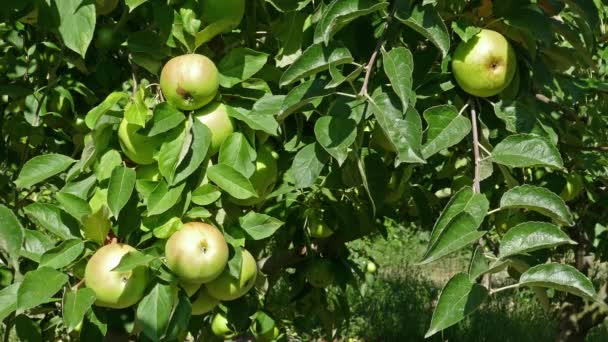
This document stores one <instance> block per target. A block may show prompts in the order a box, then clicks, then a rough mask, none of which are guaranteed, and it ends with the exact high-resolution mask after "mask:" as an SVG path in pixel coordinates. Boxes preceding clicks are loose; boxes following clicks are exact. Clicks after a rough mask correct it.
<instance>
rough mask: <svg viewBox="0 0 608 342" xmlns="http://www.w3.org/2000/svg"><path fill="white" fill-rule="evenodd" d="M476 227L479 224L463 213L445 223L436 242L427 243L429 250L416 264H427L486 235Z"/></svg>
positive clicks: (469, 215)
mask: <svg viewBox="0 0 608 342" xmlns="http://www.w3.org/2000/svg"><path fill="white" fill-rule="evenodd" d="M478 227H479V224H478V223H477V222H476V221H475V218H474V217H473V216H472V215H471V214H469V213H467V212H464V211H463V212H461V213H459V214H457V215H456V216H454V218H453V219H451V220H450V221H449V222H448V223H447V225H446V226H445V228H444V229H443V230H442V231H441V234H440V235H439V236H438V237H437V240H436V242H435V243H434V244H430V243H429V248H428V249H427V250H426V252H425V253H424V256H423V257H422V260H420V261H419V262H418V264H427V263H429V262H432V261H435V260H438V259H440V258H442V257H444V256H446V255H448V254H450V253H452V252H455V251H457V250H459V249H461V248H463V247H466V246H468V245H469V244H471V243H473V242H475V241H477V240H478V239H479V238H480V237H482V236H483V235H484V234H485V233H486V232H485V231H478V230H477V228H478ZM433 233H434V231H433Z"/></svg>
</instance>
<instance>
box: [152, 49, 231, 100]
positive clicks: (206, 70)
mask: <svg viewBox="0 0 608 342" xmlns="http://www.w3.org/2000/svg"><path fill="white" fill-rule="evenodd" d="M219 85H220V74H219V72H218V70H217V67H216V66H215V64H214V63H213V62H212V61H211V60H210V59H209V58H207V57H205V56H203V55H199V54H188V55H182V56H177V57H174V58H172V59H171V60H169V61H168V62H167V64H165V66H164V67H163V69H162V71H161V73H160V88H161V89H162V91H163V95H165V98H166V99H167V102H169V103H170V104H172V105H173V106H175V107H177V108H178V109H181V110H194V109H199V108H201V107H202V106H204V105H206V104H208V103H209V102H211V100H213V98H214V97H215V95H216V94H217V90H218V88H219Z"/></svg>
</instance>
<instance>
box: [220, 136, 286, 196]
mask: <svg viewBox="0 0 608 342" xmlns="http://www.w3.org/2000/svg"><path fill="white" fill-rule="evenodd" d="M257 153H258V157H257V159H256V161H255V171H254V172H253V174H252V175H251V177H249V181H250V182H251V185H253V188H254V189H255V191H256V192H257V193H258V197H251V198H246V199H237V198H234V197H229V199H230V201H231V202H232V203H234V204H238V205H241V206H252V205H256V204H258V203H260V202H262V201H263V200H265V199H266V196H267V195H268V194H269V193H270V192H272V189H273V187H274V184H275V183H276V182H277V176H278V174H279V171H278V166H277V160H278V159H279V154H278V153H276V152H275V151H273V149H272V146H271V145H270V144H264V145H262V146H261V147H260V148H259V150H258V151H257Z"/></svg>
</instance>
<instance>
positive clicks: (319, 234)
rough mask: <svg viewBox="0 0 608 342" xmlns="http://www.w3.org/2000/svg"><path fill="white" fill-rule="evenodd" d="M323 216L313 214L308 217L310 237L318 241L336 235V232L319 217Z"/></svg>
mask: <svg viewBox="0 0 608 342" xmlns="http://www.w3.org/2000/svg"><path fill="white" fill-rule="evenodd" d="M320 215H321V214H313V215H311V216H309V217H308V220H309V221H308V230H309V231H310V236H312V237H313V238H316V239H325V238H328V237H330V236H332V235H333V234H334V231H333V230H332V229H331V228H329V226H328V225H327V223H325V222H324V221H323V219H322V217H319V216H320Z"/></svg>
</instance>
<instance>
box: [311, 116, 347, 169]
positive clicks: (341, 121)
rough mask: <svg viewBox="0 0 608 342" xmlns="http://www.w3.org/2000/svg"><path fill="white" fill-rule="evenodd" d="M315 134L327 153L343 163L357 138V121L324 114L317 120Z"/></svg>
mask: <svg viewBox="0 0 608 342" xmlns="http://www.w3.org/2000/svg"><path fill="white" fill-rule="evenodd" d="M315 136H316V138H317V141H318V142H319V144H320V145H321V146H323V148H324V149H325V151H327V153H329V154H330V155H331V156H332V157H334V158H335V159H336V160H337V161H338V165H342V164H343V163H344V161H345V160H346V158H347V157H348V149H349V147H350V146H351V145H352V144H353V143H354V142H355V139H356V138H357V122H355V120H352V119H349V118H341V117H334V116H323V117H320V118H319V119H317V121H316V122H315Z"/></svg>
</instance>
